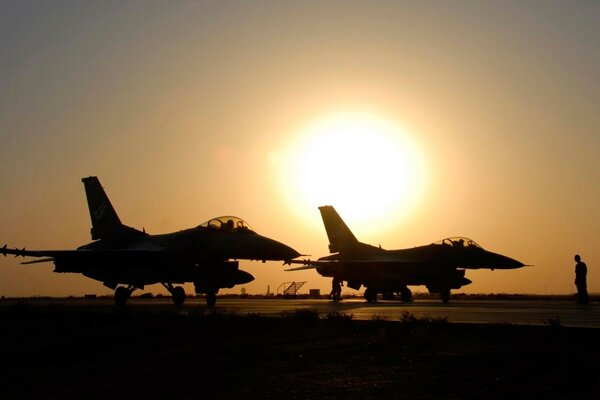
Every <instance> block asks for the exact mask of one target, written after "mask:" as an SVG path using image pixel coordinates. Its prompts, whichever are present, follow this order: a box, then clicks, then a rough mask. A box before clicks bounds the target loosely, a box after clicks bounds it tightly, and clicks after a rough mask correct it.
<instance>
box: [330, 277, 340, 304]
mask: <svg viewBox="0 0 600 400" xmlns="http://www.w3.org/2000/svg"><path fill="white" fill-rule="evenodd" d="M329 298H330V299H331V300H333V301H339V300H340V299H341V298H342V280H341V279H338V278H336V277H334V278H333V280H332V281H331V293H329Z"/></svg>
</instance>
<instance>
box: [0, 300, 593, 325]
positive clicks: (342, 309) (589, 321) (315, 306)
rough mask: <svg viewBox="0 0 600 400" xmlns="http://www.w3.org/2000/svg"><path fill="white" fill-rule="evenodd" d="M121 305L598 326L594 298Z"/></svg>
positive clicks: (109, 305) (107, 305) (107, 306)
mask: <svg viewBox="0 0 600 400" xmlns="http://www.w3.org/2000/svg"><path fill="white" fill-rule="evenodd" d="M15 303H28V304H37V305H44V304H46V305H54V306H59V305H69V306H73V307H76V308H78V307H90V306H95V307H100V308H101V309H104V310H105V311H106V312H110V311H111V310H113V309H114V307H115V306H114V305H113V300H112V299H111V298H97V299H42V298H37V299H35V298H33V299H5V300H3V301H0V308H1V307H7V306H10V305H14V304H15ZM125 307H126V308H127V309H129V310H132V311H135V310H143V311H144V312H160V313H170V312H172V313H178V314H185V313H196V312H198V311H203V312H208V311H211V310H213V311H218V312H221V313H234V314H240V315H242V316H243V315H246V314H256V315H262V316H268V317H279V316H282V315H286V314H289V313H293V312H296V311H297V310H310V311H314V312H316V313H318V314H320V315H321V316H323V317H326V316H327V315H332V314H345V315H347V316H349V317H351V318H352V319H353V320H372V319H379V320H387V321H398V320H400V319H401V318H403V316H405V315H406V313H409V314H410V315H413V316H415V317H417V318H432V319H445V320H446V321H447V322H452V323H472V324H481V323H483V324H486V323H494V324H517V325H548V324H551V325H552V324H554V325H561V326H570V327H585V328H600V302H598V301H592V302H590V304H587V305H580V304H577V303H576V302H575V301H574V300H573V299H570V298H559V299H539V298H537V299H535V298H534V299H521V298H517V299H456V300H451V301H450V302H449V303H446V304H444V303H442V302H440V301H439V300H434V299H418V300H415V301H413V302H410V303H403V302H401V301H392V300H390V301H385V300H381V301H378V302H376V303H367V302H365V301H364V300H362V299H359V298H351V299H344V300H342V301H340V302H331V301H329V300H327V299H284V298H280V297H273V298H268V299H264V298H254V297H247V298H230V297H219V299H218V300H217V305H216V306H215V307H214V308H213V307H207V306H206V305H205V303H204V299H203V298H188V299H187V300H186V302H185V304H184V305H183V306H181V307H176V306H174V305H173V304H172V303H171V300H170V298H168V297H164V298H150V299H141V298H133V299H131V300H130V301H129V302H128V303H127V305H126V306H125Z"/></svg>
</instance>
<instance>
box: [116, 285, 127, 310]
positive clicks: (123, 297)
mask: <svg viewBox="0 0 600 400" xmlns="http://www.w3.org/2000/svg"><path fill="white" fill-rule="evenodd" d="M130 296H131V292H130V291H129V289H127V288H126V287H125V286H119V287H118V288H117V289H116V290H115V304H116V305H118V306H124V305H125V303H127V300H129V297H130Z"/></svg>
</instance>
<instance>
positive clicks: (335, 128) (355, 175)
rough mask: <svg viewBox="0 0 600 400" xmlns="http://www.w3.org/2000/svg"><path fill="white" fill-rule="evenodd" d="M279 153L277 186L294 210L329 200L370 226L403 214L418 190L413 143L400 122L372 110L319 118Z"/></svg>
mask: <svg viewBox="0 0 600 400" xmlns="http://www.w3.org/2000/svg"><path fill="white" fill-rule="evenodd" d="M282 156H283V157H281V159H280V162H279V164H280V168H279V172H280V182H281V187H282V189H283V192H284V194H285V196H286V197H287V198H288V200H289V202H290V204H291V206H292V208H293V209H294V210H295V211H297V212H299V213H306V212H307V208H310V209H311V212H315V211H316V207H318V206H321V205H325V204H329V205H333V206H335V207H336V209H337V210H338V211H339V212H340V214H341V215H342V217H343V218H347V219H348V221H352V223H353V224H354V225H355V226H356V224H358V225H362V226H361V227H357V228H362V229H367V230H368V229H369V228H371V229H374V230H375V229H381V228H382V226H383V227H385V225H388V224H397V223H398V221H399V220H400V219H403V218H405V217H407V216H408V215H409V214H410V213H411V212H412V211H414V208H415V206H416V205H417V203H418V201H419V199H420V198H421V196H422V195H423V191H424V185H425V167H424V162H423V158H422V156H421V154H420V152H419V150H418V148H417V146H416V144H415V143H414V141H413V140H411V139H410V137H409V136H408V135H407V134H406V132H405V131H404V130H402V129H401V128H400V127H398V126H395V125H393V124H392V123H390V122H388V121H386V120H384V119H381V118H377V117H374V116H372V115H368V114H362V113H339V114H334V115H331V116H329V117H326V118H323V119H321V120H318V121H316V122H315V123H312V124H310V125H309V126H307V127H306V128H304V129H302V130H301V132H300V133H299V135H298V136H297V138H296V141H295V142H294V143H292V144H291V145H290V146H289V148H288V149H287V150H286V151H285V152H284V154H282ZM305 215H306V214H305ZM305 215H304V216H305Z"/></svg>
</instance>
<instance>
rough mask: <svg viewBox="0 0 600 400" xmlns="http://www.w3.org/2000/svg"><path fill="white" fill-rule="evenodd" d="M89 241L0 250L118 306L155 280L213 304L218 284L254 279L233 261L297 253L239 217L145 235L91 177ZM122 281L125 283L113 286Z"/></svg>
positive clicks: (175, 293)
mask: <svg viewBox="0 0 600 400" xmlns="http://www.w3.org/2000/svg"><path fill="white" fill-rule="evenodd" d="M82 182H83V184H84V187H85V192H86V197H87V201H88V207H89V211H90V217H91V220H92V230H91V233H92V240H93V242H91V243H88V244H85V245H83V246H81V247H79V248H77V249H76V250H25V249H10V248H8V246H7V245H4V247H2V248H0V253H1V254H3V255H4V256H6V255H7V254H12V255H15V256H23V257H43V258H41V259H38V260H35V261H28V262H23V263H22V264H34V263H41V262H54V265H55V269H54V272H73V273H80V274H83V275H84V276H86V277H88V278H91V279H95V280H97V281H100V282H102V283H103V284H104V285H105V286H107V287H109V288H111V289H113V290H115V303H116V304H117V305H124V304H125V303H126V302H127V300H128V299H129V297H130V296H131V293H133V291H134V290H136V289H143V288H144V286H146V285H151V284H155V283H161V284H162V285H163V286H164V287H165V288H166V289H167V290H168V291H169V292H170V293H171V296H172V299H173V303H175V304H178V305H179V304H183V302H184V301H185V297H186V294H185V291H184V289H183V287H181V286H174V285H175V284H182V283H186V282H193V283H194V288H195V291H196V293H204V294H206V303H207V304H208V305H214V304H215V303H216V299H217V293H218V292H219V289H221V288H232V287H234V286H235V285H240V284H244V283H248V282H251V281H253V280H254V277H253V276H252V275H251V274H249V273H248V272H246V271H242V270H240V269H239V268H238V267H239V264H238V261H237V260H240V259H244V260H261V261H263V262H265V261H267V260H280V261H286V260H290V259H292V258H296V257H298V256H299V255H300V254H299V253H298V252H297V251H296V250H294V249H292V248H291V247H289V246H286V245H285V244H283V243H280V242H277V241H275V240H273V239H269V238H267V237H264V236H261V235H259V234H257V233H256V232H255V231H253V230H252V228H250V226H249V225H248V224H247V223H246V222H245V221H244V220H242V219H240V218H237V217H233V216H226V217H218V218H213V219H211V220H209V221H207V222H205V223H203V224H202V225H199V226H197V227H195V228H191V229H186V230H182V231H179V232H173V233H168V234H162V235H150V234H148V233H146V232H145V230H144V231H139V230H137V229H134V228H132V227H129V226H126V225H123V224H122V223H121V220H120V219H119V217H118V215H117V213H116V212H115V209H114V208H113V206H112V204H111V203H110V200H109V199H108V196H107V195H106V193H105V192H104V189H103V188H102V186H101V185H100V181H99V180H98V178H97V177H95V176H90V177H88V178H83V179H82ZM119 285H125V286H119Z"/></svg>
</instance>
